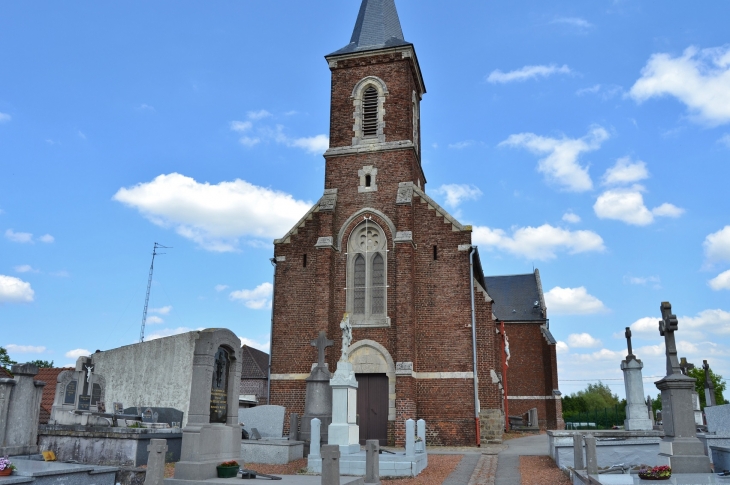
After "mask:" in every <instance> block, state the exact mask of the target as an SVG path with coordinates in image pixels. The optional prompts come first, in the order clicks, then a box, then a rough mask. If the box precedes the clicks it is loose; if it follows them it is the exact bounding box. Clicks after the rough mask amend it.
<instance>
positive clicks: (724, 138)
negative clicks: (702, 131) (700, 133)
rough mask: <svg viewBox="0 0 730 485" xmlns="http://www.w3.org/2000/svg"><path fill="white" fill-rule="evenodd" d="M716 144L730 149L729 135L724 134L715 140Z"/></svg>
mask: <svg viewBox="0 0 730 485" xmlns="http://www.w3.org/2000/svg"><path fill="white" fill-rule="evenodd" d="M717 142H718V143H722V144H723V145H725V146H726V147H728V148H730V133H725V134H724V135H722V136H721V137H720V139H719V140H717Z"/></svg>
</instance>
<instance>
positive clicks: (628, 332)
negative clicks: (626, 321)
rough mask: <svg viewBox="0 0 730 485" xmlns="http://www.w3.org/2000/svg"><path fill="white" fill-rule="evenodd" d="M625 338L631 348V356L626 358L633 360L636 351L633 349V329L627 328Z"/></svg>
mask: <svg viewBox="0 0 730 485" xmlns="http://www.w3.org/2000/svg"><path fill="white" fill-rule="evenodd" d="M624 336H625V337H626V343H627V345H628V346H629V355H627V356H626V360H631V359H633V358H634V357H635V356H634V351H633V350H632V349H631V327H626V332H624Z"/></svg>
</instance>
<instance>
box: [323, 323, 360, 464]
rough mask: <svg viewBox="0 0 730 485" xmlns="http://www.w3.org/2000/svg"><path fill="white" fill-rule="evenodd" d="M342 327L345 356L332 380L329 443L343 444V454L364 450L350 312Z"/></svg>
mask: <svg viewBox="0 0 730 485" xmlns="http://www.w3.org/2000/svg"><path fill="white" fill-rule="evenodd" d="M340 328H341V329H342V356H341V357H340V360H339V362H337V370H336V371H335V375H334V376H333V377H332V380H330V386H331V387H332V424H330V425H329V435H328V437H327V443H328V444H330V445H339V447H340V452H341V453H342V454H343V455H349V454H353V453H358V452H359V451H360V427H359V426H358V425H357V380H356V379H355V372H354V371H353V369H352V364H351V363H350V362H348V358H349V347H350V344H351V343H352V324H351V323H350V315H348V314H347V313H345V314H344V316H343V317H342V321H341V322H340Z"/></svg>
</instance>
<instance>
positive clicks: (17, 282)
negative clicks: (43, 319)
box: [0, 274, 35, 303]
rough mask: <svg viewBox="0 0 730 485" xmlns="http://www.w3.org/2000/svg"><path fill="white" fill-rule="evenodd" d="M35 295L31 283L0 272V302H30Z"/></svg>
mask: <svg viewBox="0 0 730 485" xmlns="http://www.w3.org/2000/svg"><path fill="white" fill-rule="evenodd" d="M34 295H35V292H34V291H33V288H31V287H30V283H28V282H26V281H23V280H21V279H19V278H15V277H13V276H6V275H2V274H0V303H30V302H32V301H33V297H34Z"/></svg>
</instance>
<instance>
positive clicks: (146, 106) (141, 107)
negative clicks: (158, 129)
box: [135, 103, 155, 112]
mask: <svg viewBox="0 0 730 485" xmlns="http://www.w3.org/2000/svg"><path fill="white" fill-rule="evenodd" d="M135 109H136V110H137V111H150V112H154V111H155V108H154V106H150V105H149V104H145V103H142V104H140V105H139V106H137V107H136V108H135Z"/></svg>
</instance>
